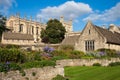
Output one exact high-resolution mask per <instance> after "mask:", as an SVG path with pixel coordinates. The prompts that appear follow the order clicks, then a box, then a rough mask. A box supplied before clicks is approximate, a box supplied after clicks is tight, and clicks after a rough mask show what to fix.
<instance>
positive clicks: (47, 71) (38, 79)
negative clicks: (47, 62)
mask: <svg viewBox="0 0 120 80" xmlns="http://www.w3.org/2000/svg"><path fill="white" fill-rule="evenodd" d="M111 62H120V58H111V59H66V60H58V61H56V64H57V65H56V66H55V67H44V68H32V69H26V70H24V71H25V74H26V75H25V76H22V74H21V73H20V72H19V71H10V72H8V73H6V74H5V73H3V72H2V73H0V80H51V79H52V78H53V77H55V76H56V75H57V74H60V75H62V76H64V67H65V66H83V65H85V66H92V65H93V64H94V63H100V64H101V65H102V66H107V65H108V64H109V63H111ZM33 74H35V75H33Z"/></svg>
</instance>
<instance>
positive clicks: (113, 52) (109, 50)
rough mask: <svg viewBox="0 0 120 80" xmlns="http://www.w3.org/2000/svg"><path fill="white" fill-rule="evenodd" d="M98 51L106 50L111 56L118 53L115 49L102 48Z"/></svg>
mask: <svg viewBox="0 0 120 80" xmlns="http://www.w3.org/2000/svg"><path fill="white" fill-rule="evenodd" d="M97 51H100V52H104V53H106V54H107V56H110V57H116V55H117V52H116V50H114V49H106V48H101V49H98V50H97Z"/></svg>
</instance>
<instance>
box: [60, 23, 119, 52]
mask: <svg viewBox="0 0 120 80" xmlns="http://www.w3.org/2000/svg"><path fill="white" fill-rule="evenodd" d="M62 45H72V46H74V47H75V49H76V50H81V51H84V52H88V51H94V50H97V49H100V48H107V49H115V50H118V51H120V28H119V27H117V26H115V25H110V27H109V29H106V28H103V27H98V26H96V25H94V24H92V22H91V21H88V23H87V24H86V26H85V28H84V29H83V31H82V32H79V33H77V34H74V35H70V34H69V35H67V36H66V38H65V39H64V40H63V42H62Z"/></svg>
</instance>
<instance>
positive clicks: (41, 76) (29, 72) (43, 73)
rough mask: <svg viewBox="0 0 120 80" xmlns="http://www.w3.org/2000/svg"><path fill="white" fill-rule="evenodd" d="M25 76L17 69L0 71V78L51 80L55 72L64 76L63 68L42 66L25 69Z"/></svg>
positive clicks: (2, 79)
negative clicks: (5, 71) (6, 71)
mask: <svg viewBox="0 0 120 80" xmlns="http://www.w3.org/2000/svg"><path fill="white" fill-rule="evenodd" d="M24 71H25V76H22V73H20V72H19V71H10V72H8V73H6V74H5V73H3V72H2V73H0V80H51V79H52V78H53V77H55V76H56V75H57V74H60V75H62V76H64V68H54V67H44V68H32V69H26V70H24Z"/></svg>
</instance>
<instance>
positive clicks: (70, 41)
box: [61, 35, 80, 46]
mask: <svg viewBox="0 0 120 80" xmlns="http://www.w3.org/2000/svg"><path fill="white" fill-rule="evenodd" d="M79 36H80V35H73V36H67V37H66V38H65V39H64V40H63V41H62V43H61V45H72V46H74V45H75V42H76V41H77V40H78V38H79Z"/></svg>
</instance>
